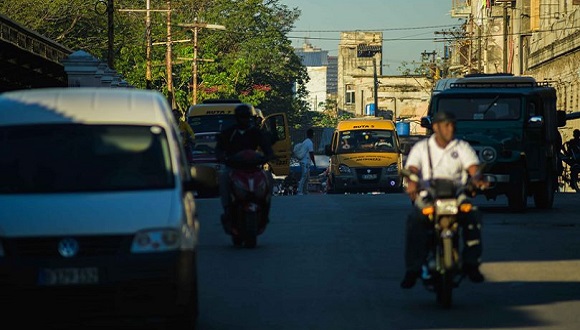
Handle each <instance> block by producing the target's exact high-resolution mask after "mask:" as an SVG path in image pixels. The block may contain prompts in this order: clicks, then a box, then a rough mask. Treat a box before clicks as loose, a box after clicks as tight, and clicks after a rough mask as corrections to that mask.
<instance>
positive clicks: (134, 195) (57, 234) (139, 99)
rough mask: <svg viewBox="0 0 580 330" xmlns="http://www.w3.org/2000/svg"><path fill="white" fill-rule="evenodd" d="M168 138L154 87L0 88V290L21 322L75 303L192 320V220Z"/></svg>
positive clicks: (174, 132) (180, 160)
mask: <svg viewBox="0 0 580 330" xmlns="http://www.w3.org/2000/svg"><path fill="white" fill-rule="evenodd" d="M179 139H180V135H179V134H178V128H177V126H176V123H175V121H174V119H173V115H172V113H171V108H170V106H169V104H168V103H167V101H166V99H165V98H164V96H163V95H162V94H160V93H158V92H154V91H147V90H136V89H121V88H119V89H109V88H49V89H32V90H23V91H14V92H6V93H4V94H0V155H1V156H0V292H2V295H3V296H4V297H14V298H15V299H14V300H13V301H11V306H10V307H11V308H15V309H18V310H19V311H20V312H21V313H19V314H20V315H26V314H29V313H32V315H34V317H33V318H32V319H42V317H40V316H39V313H42V312H47V313H46V314H47V315H44V316H50V317H56V318H60V317H63V318H71V317H73V316H76V315H77V314H76V311H77V307H79V308H81V310H83V311H89V310H90V311H91V313H97V314H109V313H114V314H116V315H117V314H121V315H125V314H130V315H133V314H134V313H137V314H140V315H147V316H150V315H161V316H163V317H167V316H169V318H168V320H171V321H175V322H176V323H177V324H179V325H187V326H190V328H193V327H194V325H195V322H196V318H197V314H198V305H197V275H196V274H197V266H196V245H197V241H198V231H199V224H198V220H197V218H196V213H195V203H194V198H193V193H192V191H193V189H194V186H195V185H194V182H193V180H192V178H191V174H190V172H189V167H188V165H187V161H186V158H185V155H184V152H183V149H182V143H181V141H180V140H179ZM97 302H98V303H97ZM90 306H93V307H90ZM23 313H26V314H23ZM59 313H63V314H62V315H61V314H59ZM6 315H10V314H9V313H7V314H6ZM42 320H43V321H44V320H45V319H42ZM20 321H22V319H20V320H19V322H20ZM44 322H46V321H44Z"/></svg>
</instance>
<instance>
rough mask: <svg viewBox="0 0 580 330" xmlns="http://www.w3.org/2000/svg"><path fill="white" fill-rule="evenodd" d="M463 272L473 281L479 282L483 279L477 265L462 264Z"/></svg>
mask: <svg viewBox="0 0 580 330" xmlns="http://www.w3.org/2000/svg"><path fill="white" fill-rule="evenodd" d="M463 272H464V273H465V275H467V277H468V278H469V280H470V281H471V282H473V283H481V282H483V281H484V280H485V279H484V278H483V274H482V273H481V272H480V271H479V266H477V265H463Z"/></svg>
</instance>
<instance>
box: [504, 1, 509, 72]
mask: <svg viewBox="0 0 580 330" xmlns="http://www.w3.org/2000/svg"><path fill="white" fill-rule="evenodd" d="M507 12H508V2H507V1H505V2H504V3H503V72H504V73H507V70H508V65H507V64H508V63H507V62H508V49H507V47H508V14H507Z"/></svg>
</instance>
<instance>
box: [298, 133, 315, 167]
mask: <svg viewBox="0 0 580 330" xmlns="http://www.w3.org/2000/svg"><path fill="white" fill-rule="evenodd" d="M302 143H304V145H305V147H306V150H307V152H306V156H304V158H302V159H301V160H300V162H301V163H303V164H306V165H310V162H311V159H310V153H311V152H314V143H312V140H311V139H309V138H306V139H304V141H303V142H302Z"/></svg>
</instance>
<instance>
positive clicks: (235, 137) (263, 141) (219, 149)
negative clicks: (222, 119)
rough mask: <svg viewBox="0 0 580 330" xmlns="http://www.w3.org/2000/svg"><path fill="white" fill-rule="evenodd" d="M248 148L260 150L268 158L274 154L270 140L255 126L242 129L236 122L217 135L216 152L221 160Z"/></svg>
mask: <svg viewBox="0 0 580 330" xmlns="http://www.w3.org/2000/svg"><path fill="white" fill-rule="evenodd" d="M246 149H251V150H260V151H262V152H263V153H264V155H265V156H266V157H267V158H271V157H272V156H273V155H274V152H273V150H272V144H271V143H270V140H269V139H268V138H267V137H266V136H265V135H264V133H263V132H262V131H261V130H260V129H259V128H257V127H255V126H250V127H249V128H246V129H245V130H242V129H240V127H239V126H238V125H237V124H236V125H234V126H231V127H229V128H227V129H225V130H223V131H222V132H221V133H220V134H219V135H218V136H217V145H216V154H217V157H218V159H219V160H221V161H224V160H225V159H227V158H228V157H231V156H233V155H235V154H236V153H238V152H240V151H242V150H246Z"/></svg>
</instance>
